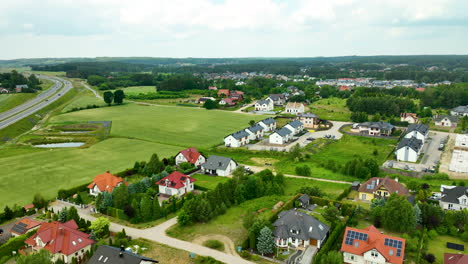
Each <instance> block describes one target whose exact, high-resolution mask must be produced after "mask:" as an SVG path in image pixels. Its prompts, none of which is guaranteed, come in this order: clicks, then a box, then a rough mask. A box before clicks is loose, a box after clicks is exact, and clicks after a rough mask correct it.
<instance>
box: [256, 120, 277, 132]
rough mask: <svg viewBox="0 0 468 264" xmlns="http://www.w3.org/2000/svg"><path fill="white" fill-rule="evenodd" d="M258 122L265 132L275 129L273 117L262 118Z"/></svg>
mask: <svg viewBox="0 0 468 264" xmlns="http://www.w3.org/2000/svg"><path fill="white" fill-rule="evenodd" d="M258 124H259V125H261V126H262V127H263V128H264V129H265V132H270V131H273V130H275V129H276V120H275V119H274V118H273V117H269V118H267V119H263V120H262V121H260V122H258Z"/></svg>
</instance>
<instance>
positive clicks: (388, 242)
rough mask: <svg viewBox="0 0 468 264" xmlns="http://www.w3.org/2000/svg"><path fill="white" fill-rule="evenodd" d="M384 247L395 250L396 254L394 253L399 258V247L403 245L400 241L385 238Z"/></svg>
mask: <svg viewBox="0 0 468 264" xmlns="http://www.w3.org/2000/svg"><path fill="white" fill-rule="evenodd" d="M384 245H385V246H389V247H394V248H396V249H397V252H396V255H397V257H400V256H401V247H402V245H403V242H402V241H399V240H395V239H390V238H386V239H385V242H384Z"/></svg>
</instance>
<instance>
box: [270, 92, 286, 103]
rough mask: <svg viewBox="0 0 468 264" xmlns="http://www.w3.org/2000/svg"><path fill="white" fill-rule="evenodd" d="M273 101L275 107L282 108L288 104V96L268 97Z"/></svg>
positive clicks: (271, 95) (275, 95)
mask: <svg viewBox="0 0 468 264" xmlns="http://www.w3.org/2000/svg"><path fill="white" fill-rule="evenodd" d="M268 98H270V99H271V100H272V101H273V104H274V105H277V106H282V105H284V104H285V103H286V96H284V94H270V95H269V96H268Z"/></svg>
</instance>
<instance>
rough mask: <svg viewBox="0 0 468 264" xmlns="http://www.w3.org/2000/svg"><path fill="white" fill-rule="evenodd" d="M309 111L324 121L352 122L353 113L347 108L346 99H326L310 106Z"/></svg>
mask: <svg viewBox="0 0 468 264" xmlns="http://www.w3.org/2000/svg"><path fill="white" fill-rule="evenodd" d="M309 110H310V111H311V112H312V113H314V114H316V115H318V116H319V117H320V118H321V119H324V120H334V121H350V118H351V111H350V110H349V109H348V107H346V99H341V98H335V97H332V98H326V99H320V100H318V101H316V102H313V103H312V104H311V105H309Z"/></svg>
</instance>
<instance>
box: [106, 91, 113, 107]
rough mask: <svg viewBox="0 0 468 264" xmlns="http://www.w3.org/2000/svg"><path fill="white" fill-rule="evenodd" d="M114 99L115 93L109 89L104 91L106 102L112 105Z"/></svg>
mask: <svg viewBox="0 0 468 264" xmlns="http://www.w3.org/2000/svg"><path fill="white" fill-rule="evenodd" d="M113 99H114V94H113V93H112V92H109V91H107V92H104V102H106V104H108V105H109V106H111V104H112V100H113Z"/></svg>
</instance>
